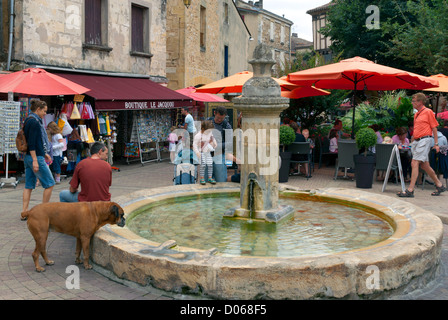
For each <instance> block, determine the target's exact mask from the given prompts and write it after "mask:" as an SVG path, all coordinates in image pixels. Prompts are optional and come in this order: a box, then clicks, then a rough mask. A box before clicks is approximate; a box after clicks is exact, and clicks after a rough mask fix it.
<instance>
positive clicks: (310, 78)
mask: <svg viewBox="0 0 448 320" xmlns="http://www.w3.org/2000/svg"><path fill="white" fill-rule="evenodd" d="M287 80H288V81H289V82H292V83H296V84H298V85H313V84H314V85H315V86H316V87H317V88H322V89H341V90H354V95H353V100H352V105H353V106H354V99H355V94H356V91H358V90H396V89H412V90H424V89H427V88H434V87H437V86H438V85H439V83H438V81H437V80H435V79H431V78H428V77H424V76H420V75H418V74H415V73H411V72H407V71H403V70H400V69H395V68H391V67H387V66H383V65H380V64H377V63H374V62H372V61H370V60H367V59H364V58H361V57H355V58H352V59H346V60H342V61H340V62H337V63H333V64H329V65H325V66H321V67H316V68H312V69H308V70H303V71H298V72H293V73H290V74H289V75H288V77H287ZM354 125H355V108H353V123H352V138H354Z"/></svg>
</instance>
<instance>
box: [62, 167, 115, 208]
mask: <svg viewBox="0 0 448 320" xmlns="http://www.w3.org/2000/svg"><path fill="white" fill-rule="evenodd" d="M79 184H81V191H80V192H79V194H78V201H79V202H83V201H110V198H111V195H110V193H109V187H110V186H111V185H112V168H111V166H110V164H109V163H108V162H106V161H104V160H101V159H92V158H86V159H84V160H82V161H81V162H79V163H78V164H77V165H76V168H75V172H74V173H73V177H72V180H71V181H70V186H71V187H72V188H74V189H77V188H78V186H79Z"/></svg>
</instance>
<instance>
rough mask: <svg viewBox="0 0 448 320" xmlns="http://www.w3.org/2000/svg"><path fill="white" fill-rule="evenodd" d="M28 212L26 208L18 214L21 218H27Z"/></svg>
mask: <svg viewBox="0 0 448 320" xmlns="http://www.w3.org/2000/svg"><path fill="white" fill-rule="evenodd" d="M29 214H30V210H28V211H23V212H22V213H21V214H20V215H21V217H22V220H26V219H28V216H29Z"/></svg>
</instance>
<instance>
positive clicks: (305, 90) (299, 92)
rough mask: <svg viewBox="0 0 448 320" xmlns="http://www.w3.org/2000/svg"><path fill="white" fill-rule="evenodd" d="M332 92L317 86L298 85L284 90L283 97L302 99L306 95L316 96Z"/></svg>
mask: <svg viewBox="0 0 448 320" xmlns="http://www.w3.org/2000/svg"><path fill="white" fill-rule="evenodd" d="M330 94H331V92H329V91H325V90H322V89H319V88H315V87H309V86H307V87H297V88H296V89H294V90H291V91H282V97H283V98H289V99H301V98H306V97H315V96H328V95H330Z"/></svg>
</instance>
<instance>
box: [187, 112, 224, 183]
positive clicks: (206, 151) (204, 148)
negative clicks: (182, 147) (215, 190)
mask: <svg viewBox="0 0 448 320" xmlns="http://www.w3.org/2000/svg"><path fill="white" fill-rule="evenodd" d="M213 128H214V125H213V122H211V121H210V120H207V121H203V122H202V123H201V132H198V133H197V134H196V135H195V136H194V140H193V151H194V152H195V153H196V156H197V157H198V159H200V166H199V177H200V178H199V179H200V180H199V182H200V184H202V185H204V184H205V183H206V181H205V179H204V173H205V167H206V166H207V170H208V180H207V182H210V183H211V184H215V183H216V181H215V179H213V178H212V175H213V158H212V155H211V152H212V151H215V148H216V146H217V145H218V144H217V142H216V139H215V137H213V133H212V130H211V129H213Z"/></svg>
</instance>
